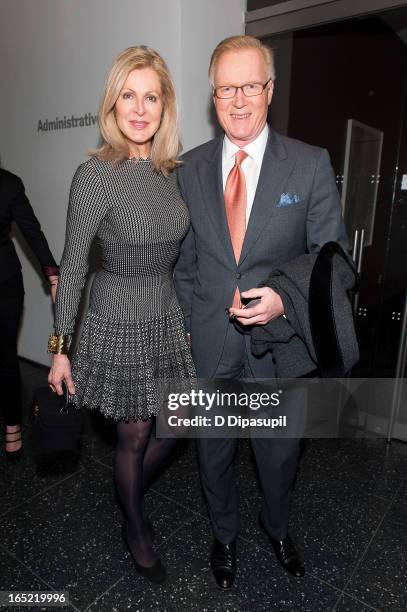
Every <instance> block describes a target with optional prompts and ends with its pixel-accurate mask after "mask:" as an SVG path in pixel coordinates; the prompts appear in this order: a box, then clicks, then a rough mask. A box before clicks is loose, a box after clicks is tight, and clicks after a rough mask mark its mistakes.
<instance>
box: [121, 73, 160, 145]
mask: <svg viewBox="0 0 407 612" xmlns="http://www.w3.org/2000/svg"><path fill="white" fill-rule="evenodd" d="M162 112H163V101H162V92H161V85H160V80H159V78H158V74H157V73H156V72H155V70H153V69H152V68H140V69H139V70H133V71H132V72H130V73H129V75H128V77H127V79H126V81H125V83H124V85H123V89H122V90H121V92H120V94H119V97H118V98H117V101H116V104H115V114H116V121H117V125H118V126H119V129H120V130H121V132H122V133H123V135H124V136H125V138H126V139H127V141H128V144H129V152H130V156H131V157H132V156H135V157H148V156H149V155H150V151H151V143H152V139H153V137H154V134H155V133H156V131H157V130H158V128H159V127H160V121H161V116H162Z"/></svg>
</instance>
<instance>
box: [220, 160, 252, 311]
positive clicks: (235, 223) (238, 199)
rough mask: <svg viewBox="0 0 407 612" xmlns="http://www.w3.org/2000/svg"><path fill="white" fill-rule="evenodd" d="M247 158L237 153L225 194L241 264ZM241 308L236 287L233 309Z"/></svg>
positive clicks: (231, 231)
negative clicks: (245, 163)
mask: <svg viewBox="0 0 407 612" xmlns="http://www.w3.org/2000/svg"><path fill="white" fill-rule="evenodd" d="M246 157H247V153H246V151H242V150H241V149H240V150H239V151H237V152H236V156H235V165H234V166H233V168H232V170H231V171H230V172H229V176H228V178H227V181H226V185H225V194H224V197H225V209H226V218H227V221H228V227H229V233H230V238H231V241H232V246H233V252H234V254H235V259H236V263H239V259H240V253H241V252H242V246H243V240H244V235H245V232H246V180H245V177H244V172H243V170H242V168H241V164H242V162H243V160H244V159H245V158H246ZM240 306H241V304H240V293H239V287H236V291H235V295H234V296H233V304H232V307H233V308H240Z"/></svg>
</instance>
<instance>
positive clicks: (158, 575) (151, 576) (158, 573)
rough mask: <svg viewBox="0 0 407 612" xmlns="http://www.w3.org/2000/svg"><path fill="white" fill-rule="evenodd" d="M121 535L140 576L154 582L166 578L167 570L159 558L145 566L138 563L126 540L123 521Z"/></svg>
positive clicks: (125, 526) (159, 582) (163, 580)
mask: <svg viewBox="0 0 407 612" xmlns="http://www.w3.org/2000/svg"><path fill="white" fill-rule="evenodd" d="M122 537H123V540H124V542H125V544H126V546H127V548H128V549H129V551H130V554H131V558H132V559H133V564H134V567H135V568H136V570H137V571H138V573H139V574H140V575H141V576H144V578H147V580H150V582H155V583H156V584H162V583H163V582H165V581H166V579H167V572H166V569H165V567H164V565H163V564H162V563H161V561H160V559H157V561H156V562H155V563H154V565H151V566H146V565H140V563H138V562H137V561H136V559H135V558H134V555H133V552H132V550H131V548H130V546H129V542H128V540H127V525H126V523H123V525H122Z"/></svg>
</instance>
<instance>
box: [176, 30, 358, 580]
mask: <svg viewBox="0 0 407 612" xmlns="http://www.w3.org/2000/svg"><path fill="white" fill-rule="evenodd" d="M209 76H210V79H211V83H212V87H213V102H214V105H215V109H216V114H217V117H218V120H219V123H220V125H221V126H222V128H223V130H224V136H222V137H220V138H216V139H214V140H211V141H210V142H208V143H206V144H204V145H202V146H199V147H197V148H196V149H194V150H192V151H190V152H189V153H187V154H186V155H185V156H184V158H183V162H184V163H183V165H182V167H181V168H180V170H179V183H180V188H181V191H182V194H183V197H184V199H185V201H186V202H187V204H188V206H189V210H190V215H191V228H190V231H189V233H188V234H187V236H186V238H185V240H184V242H183V244H182V247H181V253H180V257H179V261H178V263H177V266H176V270H175V280H176V287H177V292H178V295H179V299H180V303H181V305H182V307H183V310H184V314H185V320H186V325H187V330H188V332H189V333H190V337H191V347H192V353H193V357H194V361H195V365H196V369H197V374H198V377H200V378H206V379H211V378H214V377H216V378H227V379H237V378H242V377H254V378H272V377H273V376H274V372H275V370H274V364H273V360H272V357H271V354H270V353H266V354H265V355H264V356H263V357H261V358H258V357H257V358H256V357H254V356H253V355H252V354H251V352H250V336H249V335H248V334H244V333H241V332H240V331H239V327H238V326H236V325H235V324H234V322H233V320H232V319H233V318H235V319H237V321H239V323H240V325H241V326H242V328H243V329H244V327H245V326H249V325H264V324H266V323H268V322H269V321H271V320H272V319H274V318H276V317H279V316H282V315H283V314H284V304H283V303H282V300H281V298H280V296H279V295H278V294H277V293H276V292H274V291H273V290H272V289H271V288H269V287H262V288H258V285H259V284H260V283H261V282H262V281H263V280H264V279H265V278H266V277H267V276H268V274H269V273H270V271H271V270H272V269H273V267H275V266H276V265H278V264H282V263H285V262H287V261H290V260H291V259H293V258H295V257H297V256H299V255H302V254H304V253H306V252H316V251H318V250H319V249H320V248H321V247H322V245H323V244H324V243H325V242H327V241H330V240H334V241H338V242H340V243H342V244H343V245H344V246H346V243H347V240H346V235H345V230H344V226H343V223H342V219H341V207H340V202H339V196H338V192H337V189H336V184H335V179H334V176H333V171H332V168H331V166H330V162H329V156H328V154H327V152H326V151H325V150H323V149H319V148H317V147H313V146H310V145H307V144H305V143H302V142H299V141H296V140H292V139H290V138H286V137H283V136H280V135H278V134H276V133H275V132H274V131H273V130H272V129H271V128H270V127H269V126H268V125H267V112H268V106H269V104H270V102H271V100H272V96H273V89H274V80H275V71H274V62H273V54H272V51H271V49H269V48H268V47H266V46H265V45H263V43H261V41H259V40H257V39H255V38H252V37H250V36H235V37H231V38H228V39H226V40H224V41H222V42H221V43H219V45H218V46H217V47H216V49H215V51H214V52H213V54H212V58H211V62H210V67H209ZM241 298H242V299H245V300H249V299H253V298H260V302H259V303H257V304H256V305H254V306H253V307H251V308H245V309H244V308H240V307H239V306H240V305H241ZM225 309H226V310H229V316H227V313H225ZM251 442H252V447H253V450H254V454H255V457H256V462H257V466H258V471H259V476H260V481H261V485H262V489H263V494H264V504H263V507H262V510H261V513H260V515H259V521H260V525H261V526H262V528H263V530H264V531H265V533H266V534H267V536H268V538H269V540H270V542H271V544H272V546H273V548H274V550H275V552H276V555H277V559H278V560H279V562H280V563H281V565H282V566H283V567H284V569H285V570H286V571H288V572H290V573H291V574H293V575H294V576H296V577H300V576H303V575H304V568H303V565H302V563H301V561H300V559H299V556H298V553H297V551H296V549H295V547H294V545H293V543H292V541H291V539H290V536H289V535H288V512H289V501H290V493H291V488H292V484H293V480H294V476H295V472H296V468H297V459H298V449H299V441H298V440H295V439H288V438H287V439H282V438H280V439H279V438H274V439H265V438H262V439H252V440H251ZM198 449H199V458H200V468H201V477H202V484H203V488H204V491H205V495H206V498H207V502H208V507H209V513H210V518H211V521H212V528H213V532H214V537H215V540H214V547H213V551H212V556H211V566H212V570H213V573H214V575H215V579H216V581H217V584H218V585H219V587H221V588H222V589H228V588H230V587H231V586H232V584H233V580H234V576H235V571H236V537H237V533H238V523H239V520H238V507H237V491H236V483H235V479H234V472H233V457H234V453H235V449H236V439H215V438H202V439H199V440H198Z"/></svg>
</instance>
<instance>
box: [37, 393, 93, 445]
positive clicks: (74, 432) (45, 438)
mask: <svg viewBox="0 0 407 612" xmlns="http://www.w3.org/2000/svg"><path fill="white" fill-rule="evenodd" d="M81 431H82V413H81V411H80V410H79V409H78V408H76V407H75V406H74V405H73V404H71V403H69V401H68V394H67V390H66V388H65V387H64V395H57V394H56V393H53V392H52V391H51V389H49V388H48V387H41V388H39V389H37V391H36V392H35V395H34V419H33V432H34V439H35V442H36V446H37V449H38V450H39V451H40V452H41V453H51V452H55V451H75V450H77V449H78V447H79V443H80V439H81Z"/></svg>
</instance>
